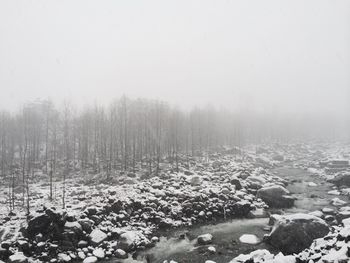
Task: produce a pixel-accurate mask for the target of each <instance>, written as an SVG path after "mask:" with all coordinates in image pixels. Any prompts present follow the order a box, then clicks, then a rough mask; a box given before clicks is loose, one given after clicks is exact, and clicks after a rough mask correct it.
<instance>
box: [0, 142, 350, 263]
mask: <svg viewBox="0 0 350 263" xmlns="http://www.w3.org/2000/svg"><path fill="white" fill-rule="evenodd" d="M278 149H279V150H276V147H275V148H274V149H273V150H271V149H268V148H267V149H265V148H264V149H255V151H254V152H252V151H249V149H248V150H247V151H246V153H245V154H244V155H242V156H239V157H237V155H231V154H229V153H225V154H217V155H213V156H211V158H210V161H207V160H204V159H202V160H201V159H198V160H192V161H193V162H192V165H191V166H187V165H181V166H180V171H179V172H174V170H173V169H166V168H165V169H163V172H162V173H161V174H160V175H159V176H157V177H152V178H146V179H145V180H142V174H141V173H136V174H134V173H128V174H124V175H123V174H121V175H119V176H118V178H117V179H116V178H113V180H110V181H109V182H108V183H104V184H103V183H102V182H101V181H98V179H99V177H98V176H95V177H91V182H92V183H91V184H90V185H89V184H88V182H86V181H85V182H84V184H82V182H78V181H77V179H75V178H72V179H71V180H70V181H69V183H68V188H67V189H68V191H69V192H68V193H69V194H68V196H69V199H68V200H67V203H68V206H67V208H66V209H65V210H60V209H58V205H57V204H55V202H51V203H50V202H42V203H40V200H41V201H42V199H45V192H44V191H43V192H39V191H38V198H37V201H38V202H37V203H36V206H35V208H34V209H35V213H33V214H32V216H31V217H30V218H29V220H28V222H26V220H25V218H24V217H22V216H17V215H8V216H5V217H3V219H2V228H1V229H0V231H1V232H0V233H1V241H2V243H1V249H0V258H1V259H2V260H5V261H8V262H27V261H37V262H70V261H84V262H96V261H98V260H108V258H110V259H111V260H112V262H114V261H120V260H122V259H123V260H124V261H125V262H129V261H135V260H136V261H146V262H163V261H164V260H175V261H179V262H189V261H190V262H204V261H206V260H213V261H215V262H228V261H230V260H231V259H232V258H235V257H237V256H239V255H240V254H242V253H244V254H246V259H245V261H237V260H241V259H239V258H238V259H237V260H236V261H237V262H250V261H249V260H251V258H252V257H254V255H249V254H250V253H254V252H252V251H254V250H256V249H259V250H258V251H260V252H261V251H263V253H258V252H257V255H259V257H260V256H261V255H262V254H264V253H265V254H264V255H265V256H266V257H270V258H272V259H273V258H274V256H273V255H272V254H269V253H271V252H272V253H275V254H277V253H278V252H279V251H283V252H284V253H299V252H303V251H302V250H303V249H304V248H306V247H308V246H309V245H311V243H312V241H313V240H314V239H316V238H318V237H323V236H324V235H326V234H327V233H328V232H329V230H330V231H331V234H330V235H335V233H336V232H334V231H341V229H340V228H341V226H340V228H338V229H337V227H338V225H339V224H342V220H343V219H346V218H347V217H348V215H349V217H350V213H349V212H348V210H347V209H346V208H344V207H346V205H347V202H348V198H347V197H344V194H346V193H347V192H346V189H347V188H346V187H341V188H338V187H337V186H335V185H334V179H335V178H336V177H334V176H333V175H332V176H327V174H326V173H325V172H324V171H325V168H322V167H321V166H319V165H318V164H317V162H318V161H317V160H320V159H322V158H323V156H320V154H318V155H319V158H318V159H317V158H316V157H314V155H316V153H317V150H310V149H309V148H307V147H305V148H302V150H300V146H294V148H291V146H288V147H287V146H286V147H279V148H278ZM291 149H294V150H295V152H293V151H291ZM329 152H331V151H328V155H329V156H332V155H331V154H330V153H329ZM323 155H326V154H325V153H323ZM298 156H304V157H307V159H308V160H309V162H308V163H305V162H304V160H302V161H298V160H299V159H298V158H297V157H298ZM286 157H288V158H286ZM286 165H288V167H287V168H285V166H286ZM276 167H282V168H277V169H276ZM300 168H304V169H305V168H307V169H308V171H306V170H300ZM341 173H342V174H341V175H342V176H344V171H342V172H341ZM100 177H101V176H100ZM326 180H330V181H331V182H332V183H331V182H327V181H326ZM332 180H333V181H332ZM37 189H41V188H40V187H39V186H38V188H37ZM44 201H45V200H44ZM297 212H298V213H299V214H297V215H298V216H295V217H294V218H288V217H285V216H272V217H271V218H270V219H269V217H270V215H271V214H276V213H277V214H280V215H281V214H292V213H297ZM300 212H302V213H303V214H300ZM310 212H311V214H308V215H305V214H307V213H310ZM17 213H18V214H20V211H19V212H17ZM269 221H270V224H274V228H273V230H272V232H271V233H270V234H269V237H264V234H265V233H266V234H268V233H269V231H270V230H271V226H268V223H269ZM301 222H302V223H301ZM300 224H302V225H303V227H302V228H300V229H299V230H298V231H294V230H296V229H298V226H300ZM309 227H310V229H311V230H310V231H311V232H310V233H315V235H310V233H309V232H308V231H309V230H308V229H309ZM285 233H288V235H289V234H290V233H296V234H298V235H299V236H297V238H300V237H303V236H302V235H305V234H306V235H307V236H308V237H309V236H310V239H305V243H302V244H301V246H297V247H296V248H295V249H293V251H292V250H287V249H286V247H289V246H290V245H289V244H288V243H287V244H282V242H279V240H281V239H282V240H283V238H281V237H283V235H285ZM201 235H205V236H204V240H202V239H201V238H198V236H201ZM276 240H277V241H276ZM263 241H264V242H263ZM304 254H305V253H304ZM280 256H281V255H279V257H280ZM242 257H244V256H243V254H242ZM306 257H307V256H306ZM112 258H114V259H112ZM262 258H263V257H262ZM280 258H281V257H280ZM296 258H298V259H300V260H301V258H302V257H301V256H300V257H294V259H296ZM276 262H278V261H276Z"/></svg>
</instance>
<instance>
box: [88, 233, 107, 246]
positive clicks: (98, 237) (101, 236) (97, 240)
mask: <svg viewBox="0 0 350 263" xmlns="http://www.w3.org/2000/svg"><path fill="white" fill-rule="evenodd" d="M89 239H90V242H91V244H92V245H93V246H98V245H99V244H101V243H102V242H103V241H105V240H106V239H107V235H106V234H105V233H104V232H102V231H101V230H99V229H95V230H94V231H92V232H91V233H90V235H89Z"/></svg>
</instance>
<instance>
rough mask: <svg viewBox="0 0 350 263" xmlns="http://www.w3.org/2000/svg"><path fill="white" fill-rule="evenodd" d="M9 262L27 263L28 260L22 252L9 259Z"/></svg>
mask: <svg viewBox="0 0 350 263" xmlns="http://www.w3.org/2000/svg"><path fill="white" fill-rule="evenodd" d="M9 262H10V263H27V262H28V258H27V257H26V256H25V255H24V254H23V253H22V252H17V253H15V254H13V255H12V256H10V257H9Z"/></svg>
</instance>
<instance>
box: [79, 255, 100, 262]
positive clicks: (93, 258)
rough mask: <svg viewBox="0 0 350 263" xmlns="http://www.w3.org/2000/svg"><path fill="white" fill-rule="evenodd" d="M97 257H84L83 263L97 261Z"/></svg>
mask: <svg viewBox="0 0 350 263" xmlns="http://www.w3.org/2000/svg"><path fill="white" fill-rule="evenodd" d="M97 260H98V259H97V257H94V256H91V257H87V258H85V259H84V261H83V263H95V262H97Z"/></svg>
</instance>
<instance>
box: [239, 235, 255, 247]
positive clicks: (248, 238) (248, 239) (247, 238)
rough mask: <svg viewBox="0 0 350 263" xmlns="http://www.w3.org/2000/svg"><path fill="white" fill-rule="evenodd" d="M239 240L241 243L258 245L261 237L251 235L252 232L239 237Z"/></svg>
mask: <svg viewBox="0 0 350 263" xmlns="http://www.w3.org/2000/svg"><path fill="white" fill-rule="evenodd" d="M239 241H240V242H241V243H245V244H251V245H256V244H258V243H260V239H259V238H258V237H257V236H255V235H251V234H244V235H242V236H241V237H240V238H239Z"/></svg>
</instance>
